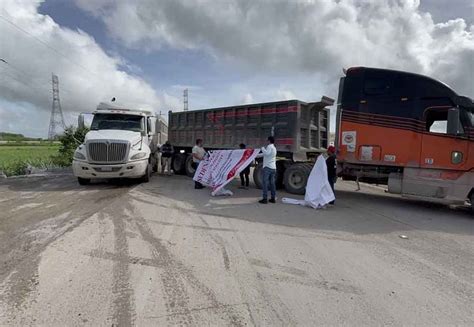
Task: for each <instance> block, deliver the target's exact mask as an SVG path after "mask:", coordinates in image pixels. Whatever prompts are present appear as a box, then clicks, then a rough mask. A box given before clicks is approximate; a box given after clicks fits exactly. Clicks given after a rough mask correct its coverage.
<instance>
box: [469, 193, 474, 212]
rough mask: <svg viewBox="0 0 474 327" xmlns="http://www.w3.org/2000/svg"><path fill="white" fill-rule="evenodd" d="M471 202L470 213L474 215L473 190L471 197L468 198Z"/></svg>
mask: <svg viewBox="0 0 474 327" xmlns="http://www.w3.org/2000/svg"><path fill="white" fill-rule="evenodd" d="M469 200H470V201H471V212H472V213H474V190H472V191H471V196H470V197H469Z"/></svg>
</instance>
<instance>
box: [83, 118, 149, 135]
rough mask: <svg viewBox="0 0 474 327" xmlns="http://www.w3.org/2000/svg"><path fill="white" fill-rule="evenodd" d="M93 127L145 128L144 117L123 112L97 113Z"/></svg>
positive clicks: (141, 129)
mask: <svg viewBox="0 0 474 327" xmlns="http://www.w3.org/2000/svg"><path fill="white" fill-rule="evenodd" d="M91 129H92V130H98V129H119V130H126V131H134V132H143V131H144V130H145V128H144V120H143V117H141V116H137V115H123V114H120V115H118V114H95V115H94V119H93V120H92V124H91Z"/></svg>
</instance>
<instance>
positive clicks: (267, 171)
mask: <svg viewBox="0 0 474 327" xmlns="http://www.w3.org/2000/svg"><path fill="white" fill-rule="evenodd" d="M275 175H276V169H271V168H268V167H265V168H263V180H262V187H263V189H262V191H263V198H264V199H267V198H268V188H270V193H271V195H272V199H274V198H275V196H276V187H275Z"/></svg>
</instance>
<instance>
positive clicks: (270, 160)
mask: <svg viewBox="0 0 474 327" xmlns="http://www.w3.org/2000/svg"><path fill="white" fill-rule="evenodd" d="M261 151H262V154H261V155H260V156H262V157H263V179H262V187H263V189H262V199H261V200H260V201H258V202H259V203H262V204H266V203H268V188H270V194H271V198H270V203H275V197H276V186H275V178H276V155H277V150H276V148H275V138H274V137H273V136H269V137H268V139H267V146H266V147H263V148H262V150H261Z"/></svg>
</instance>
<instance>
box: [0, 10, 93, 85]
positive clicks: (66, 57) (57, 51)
mask: <svg viewBox="0 0 474 327" xmlns="http://www.w3.org/2000/svg"><path fill="white" fill-rule="evenodd" d="M0 18H1V19H3V20H4V21H5V22H7V23H8V24H10V25H12V26H13V27H15V28H16V29H18V30H19V31H21V32H23V33H25V34H26V35H28V36H30V37H32V38H33V39H35V40H36V41H37V42H39V43H41V44H43V45H44V46H46V47H47V48H48V49H50V50H51V51H54V52H56V53H57V54H58V55H60V56H61V57H63V58H64V59H66V60H67V61H69V62H70V63H72V64H74V65H76V66H78V67H80V68H82V69H84V70H85V71H86V72H88V73H90V74H93V75H96V76H99V75H98V74H96V73H94V72H92V71H90V70H89V69H87V68H86V67H84V66H83V65H81V64H79V63H77V62H75V61H73V60H71V59H70V58H69V57H68V56H66V55H65V54H64V53H62V52H61V51H59V50H57V49H56V48H54V47H52V46H51V45H49V44H48V43H46V42H45V41H43V40H41V39H40V38H38V37H37V36H35V35H33V34H31V33H30V32H28V31H27V30H25V29H23V28H22V27H20V26H18V25H17V24H15V23H14V22H12V21H11V20H8V19H7V18H6V17H5V16H2V15H0Z"/></svg>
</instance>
